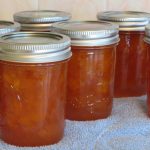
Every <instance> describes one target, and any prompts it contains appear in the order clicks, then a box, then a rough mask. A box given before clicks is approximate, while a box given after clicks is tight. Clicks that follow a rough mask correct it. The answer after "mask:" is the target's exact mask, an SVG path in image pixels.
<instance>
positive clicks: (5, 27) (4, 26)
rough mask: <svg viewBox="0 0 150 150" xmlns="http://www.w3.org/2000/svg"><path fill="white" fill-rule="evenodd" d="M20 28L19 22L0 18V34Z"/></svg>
mask: <svg viewBox="0 0 150 150" xmlns="http://www.w3.org/2000/svg"><path fill="white" fill-rule="evenodd" d="M19 30H20V24H19V23H16V22H11V21H4V20H0V35H3V34H7V33H10V32H15V31H19Z"/></svg>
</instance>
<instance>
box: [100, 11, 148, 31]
mask: <svg viewBox="0 0 150 150" xmlns="http://www.w3.org/2000/svg"><path fill="white" fill-rule="evenodd" d="M97 18H98V20H103V21H109V22H112V23H116V24H118V25H119V29H120V31H144V30H145V26H146V25H147V24H148V23H149V22H150V13H146V12H137V11H106V12H99V13H98V14H97Z"/></svg>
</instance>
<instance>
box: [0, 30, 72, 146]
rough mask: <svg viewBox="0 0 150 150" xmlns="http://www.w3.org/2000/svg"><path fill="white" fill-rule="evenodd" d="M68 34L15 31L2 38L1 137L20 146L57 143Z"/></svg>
mask: <svg viewBox="0 0 150 150" xmlns="http://www.w3.org/2000/svg"><path fill="white" fill-rule="evenodd" d="M70 57H71V51H70V39H69V38H68V37H67V36H64V35H61V34H54V33H46V32H45V33H42V32H16V33H12V34H7V35H4V36H2V39H1V40H0V84H1V86H0V132H1V135H0V137H1V139H2V140H4V141H5V142H7V143H9V144H13V145H17V146H41V145H48V144H53V143H56V142H58V141H59V140H60V139H61V138H62V137H63V132H64V119H65V118H64V109H65V99H66V79H67V63H68V59H69V58H70Z"/></svg>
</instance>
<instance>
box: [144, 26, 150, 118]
mask: <svg viewBox="0 0 150 150" xmlns="http://www.w3.org/2000/svg"><path fill="white" fill-rule="evenodd" d="M144 41H145V43H146V50H147V65H146V67H145V68H146V70H147V112H148V116H149V117H150V67H149V65H150V24H149V25H147V26H146V30H145V38H144Z"/></svg>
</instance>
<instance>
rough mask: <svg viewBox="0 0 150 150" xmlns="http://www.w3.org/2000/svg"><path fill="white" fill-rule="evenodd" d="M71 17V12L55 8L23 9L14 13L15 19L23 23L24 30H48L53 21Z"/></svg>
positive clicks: (22, 28) (65, 19)
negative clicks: (54, 9)
mask: <svg viewBox="0 0 150 150" xmlns="http://www.w3.org/2000/svg"><path fill="white" fill-rule="evenodd" d="M69 19H71V14H70V13H68V12H63V11H53V10H37V11H21V12H17V13H15V14H14V20H15V21H16V22H19V23H20V24H21V30H22V31H42V32H48V31H51V28H52V24H53V23H56V22H62V21H67V20H69Z"/></svg>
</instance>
